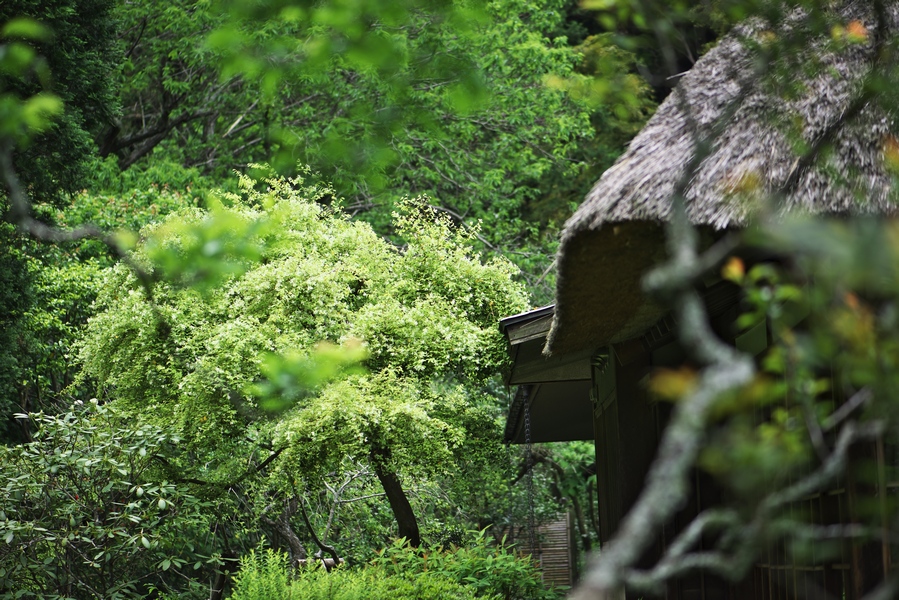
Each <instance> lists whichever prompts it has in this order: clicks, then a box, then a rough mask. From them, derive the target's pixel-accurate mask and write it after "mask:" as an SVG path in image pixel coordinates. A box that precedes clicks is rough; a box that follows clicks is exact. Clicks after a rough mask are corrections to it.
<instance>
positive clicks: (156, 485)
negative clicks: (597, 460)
mask: <svg viewBox="0 0 899 600" xmlns="http://www.w3.org/2000/svg"><path fill="white" fill-rule="evenodd" d="M762 4H764V3H762ZM587 9H598V10H599V12H590V11H588V10H587ZM758 9H759V7H757V6H755V5H751V6H750V5H749V4H748V3H746V6H744V3H721V4H720V5H718V4H716V5H708V6H705V5H703V6H701V7H688V6H686V5H681V4H678V3H674V2H672V3H662V4H660V5H658V6H654V5H653V6H648V7H641V10H639V11H635V10H633V7H631V6H630V5H629V4H628V3H614V2H602V1H598V2H593V3H586V4H585V5H584V6H581V5H579V4H577V3H574V2H567V1H564V0H546V1H541V2H536V3H535V2H519V1H517V0H496V1H494V2H489V3H484V4H467V3H462V2H459V3H445V2H439V1H428V0H421V1H414V2H412V1H410V2H408V3H397V2H379V1H377V0H370V1H365V2H328V3H320V4H308V5H307V4H303V5H295V4H292V3H278V2H274V3H272V2H253V1H250V0H234V1H230V2H229V1H224V0H223V1H222V2H209V1H205V2H195V3H174V4H173V3H163V2H148V3H140V4H136V3H126V2H111V1H106V0H70V1H66V2H44V1H40V0H34V1H31V2H26V1H20V2H13V3H7V4H5V5H4V6H3V7H2V8H0V23H2V24H3V25H2V26H3V29H2V36H3V38H2V41H0V43H2V46H0V47H2V53H0V85H2V88H0V116H2V118H0V175H2V179H3V183H4V188H5V192H4V194H5V195H4V198H3V202H4V207H3V208H4V211H5V212H4V214H5V218H4V222H3V223H2V224H0V226H2V230H0V235H2V238H3V243H2V245H0V277H2V278H3V281H2V284H0V306H2V308H0V318H2V321H3V327H2V330H0V335H2V336H3V340H2V343H0V410H2V411H3V415H4V421H3V431H2V435H3V441H4V443H5V446H4V449H3V456H2V458H3V460H2V464H0V467H2V469H3V470H4V477H5V479H6V481H7V482H8V483H7V484H6V487H5V488H4V489H3V493H2V500H3V502H4V505H3V507H2V512H0V537H2V538H3V542H4V543H5V544H6V545H5V546H4V548H3V549H2V551H0V556H2V561H0V562H2V566H0V569H2V571H0V573H2V574H0V577H2V584H0V594H2V595H4V597H19V596H17V594H19V593H20V592H22V593H23V595H24V596H28V595H31V596H37V597H54V596H56V597H116V596H118V597H132V596H146V595H154V596H156V597H159V596H160V595H170V596H178V597H210V598H217V597H221V596H222V595H223V594H226V593H227V590H228V581H229V575H230V574H231V573H233V572H234V571H235V570H236V569H237V562H238V559H240V558H241V557H247V556H250V552H251V550H252V549H254V548H257V547H258V546H260V545H261V546H268V547H274V548H279V549H283V550H285V551H287V553H288V557H289V559H290V560H291V561H293V562H294V563H295V564H299V563H300V561H303V560H305V559H306V558H307V557H310V556H312V555H313V554H315V553H316V552H317V553H318V555H319V556H331V557H332V558H333V559H334V560H335V561H336V560H337V559H338V558H345V559H347V560H349V561H350V562H353V563H355V564H357V565H361V564H366V563H368V564H371V565H374V566H372V567H371V568H376V567H377V565H378V564H380V565H381V566H380V567H377V568H381V569H384V568H385V566H384V565H385V564H387V563H388V562H389V563H390V564H392V565H394V566H396V565H397V564H398V563H400V564H403V565H404V569H405V572H401V573H400V574H399V575H400V576H402V575H409V574H411V573H413V572H415V571H416V570H423V569H427V561H428V558H427V554H422V553H421V552H420V551H418V550H415V547H423V548H438V547H450V546H454V545H455V546H461V547H463V548H467V549H470V550H471V552H472V554H471V555H468V556H466V555H464V554H460V553H457V556H458V558H457V560H458V564H456V563H451V562H448V563H447V565H449V566H447V567H445V568H444V569H443V574H449V575H451V577H450V578H449V580H450V581H449V583H447V582H446V581H441V582H437V583H434V586H435V589H436V588H437V587H439V586H440V585H450V584H453V585H455V584H457V583H460V582H461V585H463V586H468V587H469V588H472V589H469V590H468V591H467V592H466V591H459V590H456V591H455V592H454V593H456V594H457V595H458V597H464V596H463V594H466V593H471V594H478V595H490V594H502V595H505V596H506V597H538V595H539V594H542V593H547V594H552V592H546V591H539V590H540V585H539V581H538V580H537V579H535V578H534V574H533V571H532V570H528V567H527V565H522V564H520V562H519V561H517V560H516V559H514V557H511V554H508V553H506V551H505V549H504V548H503V547H502V546H501V545H500V546H496V545H494V544H493V541H499V540H501V539H502V538H503V536H504V535H507V534H510V533H511V532H512V526H513V524H522V523H524V522H526V521H527V520H528V512H530V511H534V512H536V517H537V519H538V520H539V519H542V518H548V517H550V516H551V515H554V514H556V513H557V512H559V511H560V510H566V509H568V508H572V509H573V510H574V512H575V514H576V515H577V516H578V518H577V519H576V521H577V526H578V533H579V543H580V545H581V548H582V549H584V550H590V549H591V547H592V546H593V544H594V543H595V538H596V527H595V523H592V522H591V520H592V518H593V511H591V510H589V508H588V507H589V506H591V505H592V503H593V502H594V500H593V497H592V494H593V492H594V491H595V478H592V476H591V472H590V463H591V462H592V460H593V458H592V448H591V447H589V446H584V445H577V444H573V445H567V446H557V447H546V448H541V449H538V450H537V451H536V457H537V463H538V465H537V467H536V468H534V469H533V470H532V471H530V473H531V474H532V475H533V477H535V478H536V481H533V480H530V479H528V477H526V473H525V472H526V471H528V469H527V467H526V465H525V463H524V460H523V457H522V455H521V453H519V452H518V451H517V450H514V449H508V448H503V447H502V445H501V444H500V439H501V430H502V425H503V418H504V410H505V408H506V406H507V404H508V400H509V398H508V392H507V391H506V390H504V389H503V388H502V386H501V383H500V380H499V378H498V373H499V372H500V371H501V369H502V366H503V364H504V358H503V347H502V339H501V336H500V335H499V332H498V331H497V322H498V320H499V319H500V318H502V317H504V316H507V315H509V314H512V313H515V312H520V311H522V310H525V309H527V308H528V307H532V306H538V305H542V304H545V303H548V302H550V301H551V299H552V290H553V289H554V275H553V256H554V252H555V248H556V242H557V238H558V232H559V227H560V225H561V223H562V222H563V221H564V219H565V218H566V217H567V216H568V215H569V214H570V212H571V210H572V209H573V207H574V206H576V205H577V204H578V202H579V201H580V199H581V198H582V197H583V195H584V194H585V192H586V191H587V190H588V188H589V186H590V185H591V184H592V182H593V181H594V179H595V178H596V177H597V176H598V174H600V173H601V172H602V171H603V170H604V169H605V168H606V167H608V166H609V165H611V163H612V161H613V160H614V158H615V157H616V156H618V155H619V154H620V153H621V151H622V150H623V148H624V145H625V144H626V142H627V141H628V140H629V139H630V137H631V136H633V135H634V134H635V133H636V132H637V131H638V130H639V129H640V127H641V126H642V124H643V123H644V122H645V121H646V119H647V118H648V117H649V116H650V115H651V114H652V111H653V109H654V107H655V106H656V104H657V103H658V102H659V101H661V99H663V98H664V96H665V95H666V94H667V92H668V90H669V89H670V86H671V85H672V83H673V82H674V81H676V79H671V77H672V76H675V75H676V74H677V73H678V72H681V71H682V70H686V69H688V68H689V66H690V65H691V64H692V62H693V61H694V60H695V59H696V57H698V56H699V55H700V54H701V52H702V51H703V50H704V49H705V48H706V47H707V46H708V44H710V43H712V42H713V41H714V40H715V39H716V38H717V37H718V36H719V35H720V34H721V33H723V32H725V31H726V30H727V29H728V28H729V27H730V25H731V24H732V23H734V22H736V21H739V20H740V19H742V18H744V17H745V16H747V14H749V13H750V12H752V10H758ZM667 11H672V12H671V14H675V13H676V14H677V15H678V19H676V20H674V19H669V18H668V17H667V16H666V15H667ZM666 28H667V29H666ZM660 29H663V30H665V31H664V33H666V36H667V37H666V39H668V40H671V39H675V40H676V41H677V44H660V43H659V42H658V40H659V39H660V38H659V36H658V34H659V30H660ZM661 73H663V75H660V74H661ZM360 340H361V343H360ZM320 342H330V344H329V345H322V344H320ZM29 415H30V416H29ZM527 481H532V484H531V485H526V482H527ZM485 528H488V529H487V531H488V533H487V534H486V536H487V537H485V534H483V533H481V534H474V535H472V534H470V533H469V532H470V531H472V530H474V531H483V530H484V529H485ZM395 536H402V537H404V538H405V539H406V540H407V542H408V543H409V545H410V546H411V548H407V547H403V546H391V545H390V541H389V540H390V539H391V538H393V537H395ZM488 539H489V540H491V542H490V543H488V541H487V540H488ZM385 548H386V550H385ZM379 551H380V554H379ZM379 556H380V557H381V558H380V559H379V558H378V557H379ZM385 556H387V557H389V558H390V560H387V561H385V560H384V557H385ZM510 557H511V558H510ZM487 559H489V560H491V561H493V563H491V564H494V565H497V564H505V565H506V567H505V568H504V569H500V568H498V567H497V568H493V569H487V570H483V569H481V570H477V569H476V568H474V567H472V565H473V564H474V563H475V562H477V561H481V560H487ZM506 559H508V561H507V563H502V561H503V560H506ZM260 560H262V562H259V563H252V560H251V561H250V562H249V563H246V564H248V565H251V568H253V567H252V565H253V564H256V565H257V567H258V568H259V569H262V570H264V569H266V568H267V567H266V564H267V563H265V561H264V560H263V559H260ZM372 560H374V563H371V562H370V561H372ZM379 560H380V563H379ZM403 561H405V562H403ZM416 561H418V562H416ZM466 561H467V562H466ZM459 564H462V565H463V566H461V567H460V566H459ZM422 565H424V566H422ZM466 569H468V570H466ZM400 571H403V569H400ZM523 572H526V573H527V575H526V576H522V575H521V573H523ZM379 573H380V574H381V575H384V571H379ZM310 577H314V576H312V575H310ZM454 577H455V580H454V579H453V578H454ZM382 578H383V577H382ZM368 585H374V584H372V583H371V582H368ZM516 586H518V587H516ZM528 586H530V587H528ZM23 591H24V592H23ZM432 591H433V590H432ZM412 593H413V594H417V595H418V597H425V593H424V592H422V591H421V590H418V591H417V592H412ZM429 593H430V592H429ZM433 593H434V594H435V597H440V593H443V594H444V595H445V594H446V593H447V591H446V589H444V590H443V592H440V593H438V592H433Z"/></svg>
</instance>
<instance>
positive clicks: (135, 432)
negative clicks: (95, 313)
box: [0, 401, 218, 599]
mask: <svg viewBox="0 0 899 600" xmlns="http://www.w3.org/2000/svg"><path fill="white" fill-rule="evenodd" d="M95 402H96V401H94V402H91V403H87V404H86V405H85V406H84V407H83V408H82V409H79V410H72V411H71V412H68V413H66V414H63V415H59V416H46V415H43V414H33V415H31V416H30V418H31V419H33V420H34V422H35V424H36V425H37V427H38V429H37V431H36V433H35V434H34V440H33V441H32V442H30V443H27V444H22V445H19V446H0V481H3V482H5V483H4V485H3V487H0V540H2V542H0V598H4V599H5V598H23V597H24V598H69V599H72V598H135V597H142V596H144V595H146V593H147V592H149V591H150V590H151V589H159V590H163V591H172V592H176V593H180V594H182V596H181V597H182V598H183V597H185V596H184V595H183V594H184V593H185V592H187V591H188V590H187V589H186V588H190V587H191V586H192V585H193V586H195V587H199V586H201V584H200V583H199V582H194V583H193V584H191V583H186V582H189V581H190V580H191V579H196V578H197V576H198V575H201V574H202V575H206V574H209V573H210V571H211V570H212V569H213V568H214V567H215V565H216V564H217V563H218V558H217V557H216V556H215V553H214V552H213V551H211V550H210V548H211V547H212V543H211V540H210V539H209V538H210V537H211V534H210V526H209V520H210V516H209V515H210V514H211V513H213V511H212V510H211V508H210V506H209V504H208V503H204V502H201V501H200V500H198V499H197V498H195V497H194V496H192V495H191V494H190V493H188V491H187V489H186V488H185V487H184V486H182V485H178V484H174V483H171V482H168V481H164V480H162V477H161V475H160V473H159V472H158V470H157V468H156V467H155V465H156V463H157V461H156V460H154V459H155V458H157V457H160V456H163V455H164V453H165V452H166V451H167V450H168V449H170V448H172V447H173V446H174V445H175V444H177V439H175V438H173V437H172V436H171V435H169V434H168V433H167V432H166V431H164V430H162V429H159V428H156V427H152V426H147V425H144V426H137V427H130V428H126V427H122V426H121V425H120V423H119V419H118V415H117V414H116V413H115V412H114V411H113V410H112V409H111V408H109V407H107V406H102V405H97V404H95ZM76 408H77V407H76ZM21 417H25V415H21Z"/></svg>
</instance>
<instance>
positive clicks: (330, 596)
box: [231, 550, 500, 600]
mask: <svg viewBox="0 0 899 600" xmlns="http://www.w3.org/2000/svg"><path fill="white" fill-rule="evenodd" d="M234 587H235V589H234V594H233V595H232V596H231V597H232V598H234V600H369V599H371V600H394V599H396V600H442V599H444V598H446V599H449V600H469V599H472V600H473V599H474V598H483V597H486V598H491V599H498V598H500V596H482V595H476V594H475V590H474V589H473V588H471V587H468V586H465V585H463V584H461V583H458V582H456V581H454V580H452V579H450V578H447V577H444V576H442V575H440V574H438V573H423V572H416V573H387V572H385V570H383V569H378V568H371V567H368V568H364V569H359V570H347V569H343V568H340V569H337V570H334V571H332V572H330V573H328V572H327V571H325V569H324V568H321V567H320V566H317V565H314V564H313V565H312V566H311V567H310V568H306V569H301V570H300V571H299V572H297V573H295V574H291V573H290V572H289V571H288V569H287V557H286V556H284V555H282V554H278V553H276V552H272V551H271V550H269V551H268V552H266V553H265V554H261V553H260V554H258V555H257V554H255V553H253V552H251V553H250V554H249V555H248V556H247V557H246V558H245V559H244V560H242V561H241V570H240V573H238V575H237V578H236V581H235V585H234Z"/></svg>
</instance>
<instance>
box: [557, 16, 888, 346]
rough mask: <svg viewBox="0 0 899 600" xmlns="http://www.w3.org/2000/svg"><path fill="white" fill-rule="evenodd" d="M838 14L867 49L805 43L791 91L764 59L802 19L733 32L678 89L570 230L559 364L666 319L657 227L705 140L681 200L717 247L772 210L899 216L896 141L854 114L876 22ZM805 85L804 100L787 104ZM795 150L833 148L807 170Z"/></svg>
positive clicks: (870, 115)
mask: <svg viewBox="0 0 899 600" xmlns="http://www.w3.org/2000/svg"><path fill="white" fill-rule="evenodd" d="M887 4H888V6H887V13H888V15H887V23H885V25H886V28H885V29H886V32H887V33H888V34H889V35H893V34H894V32H896V31H899V6H897V3H896V2H888V3H887ZM834 16H835V22H836V23H843V24H851V26H852V27H854V28H855V29H854V30H855V31H856V32H858V31H861V32H862V34H863V35H866V36H867V39H866V41H864V42H860V43H845V44H834V43H833V38H832V37H831V35H821V36H818V37H817V38H814V39H811V40H810V41H806V44H805V51H804V53H802V54H801V55H800V56H799V60H798V61H797V64H798V65H800V66H799V67H797V70H796V71H794V75H793V77H794V78H795V79H794V80H793V81H784V79H785V78H784V77H783V76H781V77H780V78H779V79H778V78H776V77H775V78H770V77H769V78H763V77H759V76H758V72H757V69H758V65H759V64H760V63H759V61H758V56H759V55H758V49H759V48H764V46H765V44H766V40H768V41H770V40H772V39H782V38H783V36H789V35H790V34H791V33H792V32H797V31H799V28H800V27H802V23H803V15H802V14H798V13H794V14H793V15H791V16H790V18H788V19H786V20H785V22H784V24H781V25H780V26H778V27H773V26H771V25H769V24H766V23H763V22H761V21H760V20H756V21H752V22H748V23H745V24H743V25H741V26H739V27H737V28H735V29H734V31H732V32H731V33H730V34H728V35H727V36H726V37H725V38H724V39H722V40H721V42H720V43H719V44H718V45H717V46H716V47H715V48H713V49H712V50H710V51H709V52H708V53H707V54H706V55H705V56H703V57H702V58H700V60H699V61H697V63H696V65H695V66H694V67H693V69H692V70H690V71H689V73H687V74H686V75H685V76H684V77H683V78H682V79H681V81H680V82H679V84H678V87H677V89H675V91H674V92H672V94H671V95H670V96H669V97H668V99H667V100H665V102H663V103H662V105H661V106H660V107H659V109H658V111H657V112H656V114H655V115H654V116H653V117H652V119H650V121H649V122H648V123H647V125H646V126H645V127H644V129H643V130H642V131H641V132H640V133H639V135H637V137H636V138H634V140H633V141H632V142H631V143H630V146H629V147H628V149H627V151H626V152H625V153H624V155H623V156H621V157H620V158H619V159H618V161H617V162H616V163H615V164H614V165H613V166H612V167H611V168H610V169H609V170H607V171H606V172H605V173H604V174H603V175H602V177H601V178H600V180H599V181H598V182H597V183H596V185H595V186H594V188H593V190H592V191H591V192H590V193H589V194H588V196H587V198H586V200H585V201H584V203H583V204H582V205H581V206H580V208H579V209H578V210H577V212H576V213H575V214H574V216H572V217H571V219H569V220H568V222H567V223H566V225H565V229H564V232H563V234H562V245H561V248H560V252H559V259H558V264H559V284H558V288H557V294H556V313H555V321H554V324H553V328H552V331H551V332H550V336H549V339H548V342H547V351H548V352H550V353H553V354H555V353H557V352H568V351H573V350H579V349H582V348H583V347H584V346H585V345H588V344H592V345H594V347H595V346H596V345H600V344H605V343H609V342H615V341H620V340H623V339H627V338H629V337H633V336H635V335H637V334H638V333H639V332H640V331H641V330H642V329H645V328H646V327H648V326H650V325H652V323H653V322H654V321H655V320H656V319H657V318H659V316H661V314H662V312H663V311H662V308H661V307H658V306H653V305H651V304H649V303H647V302H646V300H645V299H644V297H643V295H642V293H641V289H640V277H641V276H642V275H643V273H644V272H645V271H646V270H647V269H648V268H649V267H650V266H651V265H652V264H654V263H655V262H657V261H658V260H659V259H660V258H662V257H663V256H664V249H663V247H662V244H661V242H662V239H663V237H664V234H663V230H662V228H661V225H660V224H661V222H663V221H664V220H665V219H667V218H668V216H669V213H670V210H671V198H672V195H673V194H674V193H675V190H676V189H677V188H678V185H679V182H680V181H681V180H682V179H684V178H685V173H686V170H687V165H688V164H689V163H690V162H691V160H692V158H693V157H694V152H695V151H696V147H697V144H696V140H697V139H705V140H710V141H711V146H710V150H709V151H708V153H707V154H706V155H705V157H704V158H703V159H702V161H701V162H700V164H699V166H698V167H697V168H696V169H695V170H694V171H693V172H692V173H690V174H689V177H687V180H688V184H687V186H686V188H685V189H684V197H685V199H686V205H687V212H688V215H689V217H690V219H691V220H692V221H693V223H695V224H697V225H700V226H703V227H704V228H705V229H706V230H707V233H708V234H709V235H715V234H714V232H715V231H720V230H723V229H726V228H732V227H741V226H744V225H746V224H747V223H748V222H749V221H751V219H752V215H753V212H754V211H755V210H756V209H758V208H759V207H760V205H761V204H762V203H763V202H770V199H771V198H774V202H776V203H777V210H779V211H795V210H801V211H807V212H812V213H860V212H878V213H883V212H893V211H894V210H895V209H894V205H893V203H892V201H891V197H892V196H893V195H894V194H893V191H892V185H893V181H894V176H893V174H892V173H891V170H890V167H889V166H888V165H887V163H886V162H885V159H884V153H885V151H886V152H893V153H897V154H899V144H897V142H896V138H894V137H893V136H894V135H896V134H897V131H899V130H897V128H896V123H895V122H894V120H893V119H892V117H891V116H890V115H889V114H888V113H887V111H886V110H884V109H882V108H881V107H880V106H879V105H878V104H877V103H876V102H874V101H868V102H865V103H860V102H857V99H858V97H859V93H858V92H859V90H860V87H861V83H862V80H863V78H864V76H865V75H866V74H867V73H868V72H870V69H871V66H872V64H874V61H875V54H876V53H875V47H876V45H875V42H874V40H875V37H876V35H875V31H877V27H878V23H877V20H876V19H875V17H874V15H873V11H872V9H871V7H870V3H865V2H846V3H843V4H842V8H841V9H840V10H839V12H838V13H837V14H835V15H834ZM859 24H861V25H862V26H863V27H859ZM774 36H776V37H774ZM794 56H795V55H794ZM775 64H776V63H775ZM780 64H781V66H782V65H783V63H780ZM801 65H809V69H808V71H807V72H803V71H802V68H801ZM797 82H799V83H800V85H799V86H798V92H795V91H794V93H792V94H790V93H789V92H786V93H784V90H785V89H787V86H786V85H785V84H794V85H795V83H797ZM716 128H717V129H716ZM697 134H698V136H697ZM798 138H801V140H802V142H804V144H805V145H806V147H812V146H814V145H815V144H816V142H818V141H819V140H822V139H826V140H827V141H828V143H827V144H826V147H827V150H826V151H824V152H822V153H820V154H818V155H816V160H815V161H812V162H810V163H809V164H805V163H804V162H803V161H799V160H797V157H798V154H797V151H796V147H797V141H798ZM799 145H801V144H799ZM894 160H895V158H894ZM894 168H895V167H894ZM763 199H768V200H763Z"/></svg>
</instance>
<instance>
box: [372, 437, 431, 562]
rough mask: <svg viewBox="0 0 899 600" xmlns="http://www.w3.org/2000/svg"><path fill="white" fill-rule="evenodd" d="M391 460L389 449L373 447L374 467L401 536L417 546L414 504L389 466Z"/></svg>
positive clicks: (419, 542)
mask: <svg viewBox="0 0 899 600" xmlns="http://www.w3.org/2000/svg"><path fill="white" fill-rule="evenodd" d="M389 460H390V450H389V449H387V448H372V451H371V462H372V467H373V468H374V470H375V474H376V475H377V476H378V480H379V481H380V482H381V485H382V486H383V487H384V493H385V494H386V495H387V501H388V502H390V509H391V510H392V511H393V516H394V517H395V518H396V524H397V526H398V527H399V534H400V537H404V538H406V540H407V541H408V542H409V545H410V546H412V547H414V548H417V547H418V546H420V545H421V536H420V534H419V532H418V520H417V519H416V518H415V513H414V512H412V505H411V504H409V499H408V498H407V497H406V492H404V491H403V486H402V485H401V484H400V480H399V478H398V477H397V476H396V473H394V472H393V471H392V470H390V469H389V468H388V467H387V464H388V462H389Z"/></svg>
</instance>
